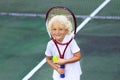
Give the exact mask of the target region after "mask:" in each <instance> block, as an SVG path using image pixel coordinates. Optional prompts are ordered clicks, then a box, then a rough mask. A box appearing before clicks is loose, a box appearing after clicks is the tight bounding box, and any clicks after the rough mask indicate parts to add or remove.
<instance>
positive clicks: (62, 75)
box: [60, 65, 65, 78]
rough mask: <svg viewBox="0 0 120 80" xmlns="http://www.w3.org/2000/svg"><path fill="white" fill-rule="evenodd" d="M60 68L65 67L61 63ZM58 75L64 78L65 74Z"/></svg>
mask: <svg viewBox="0 0 120 80" xmlns="http://www.w3.org/2000/svg"><path fill="white" fill-rule="evenodd" d="M60 68H63V69H64V68H65V65H61V66H60ZM60 77H61V78H64V77H65V74H60Z"/></svg>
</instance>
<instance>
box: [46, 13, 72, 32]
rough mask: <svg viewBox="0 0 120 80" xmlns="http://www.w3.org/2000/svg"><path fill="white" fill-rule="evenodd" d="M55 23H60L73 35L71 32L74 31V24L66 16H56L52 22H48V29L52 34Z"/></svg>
mask: <svg viewBox="0 0 120 80" xmlns="http://www.w3.org/2000/svg"><path fill="white" fill-rule="evenodd" d="M54 22H59V23H60V24H61V25H63V27H64V28H65V29H66V30H67V31H68V32H67V34H71V32H72V30H73V28H72V23H71V22H70V20H69V19H68V18H67V17H66V16H64V15H56V16H53V17H52V18H51V19H50V21H49V22H48V29H49V31H50V33H51V30H52V29H51V28H52V25H53V24H54Z"/></svg>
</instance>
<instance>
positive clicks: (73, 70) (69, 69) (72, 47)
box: [45, 39, 82, 80]
mask: <svg viewBox="0 0 120 80" xmlns="http://www.w3.org/2000/svg"><path fill="white" fill-rule="evenodd" d="M58 46H59V49H60V52H61V53H63V51H64V49H65V45H58ZM78 51H80V48H79V47H78V45H77V43H76V41H75V40H74V39H73V40H72V41H71V43H70V44H69V45H68V47H67V49H66V52H65V55H64V59H69V58H72V57H73V55H74V53H76V52H78ZM45 55H46V56H59V53H58V50H57V48H56V46H55V43H54V42H53V41H52V40H51V41H49V42H48V44H47V48H46V51H45ZM81 74H82V71H81V67H80V62H79V61H77V62H74V63H69V64H65V78H60V74H59V73H58V72H57V71H56V70H54V71H53V79H54V80H80V75H81Z"/></svg>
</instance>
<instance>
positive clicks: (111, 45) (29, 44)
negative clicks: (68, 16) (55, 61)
mask: <svg viewBox="0 0 120 80" xmlns="http://www.w3.org/2000/svg"><path fill="white" fill-rule="evenodd" d="M103 1H104V0H87V1H86V0H75V1H72V0H59V1H58V0H34V1H33V0H9V1H8V0H1V1H0V13H1V12H7V13H11V12H15V13H34V14H45V13H46V12H47V10H48V9H49V8H50V7H52V6H56V5H62V6H66V7H68V8H70V9H71V10H72V11H73V12H74V13H75V15H82V17H81V18H77V24H78V25H79V24H80V23H81V22H82V21H83V20H84V17H85V16H88V15H89V14H90V13H91V12H93V11H94V10H95V9H96V8H97V7H98V6H99V5H100V4H101V3H102V2H103ZM97 16H106V17H105V19H102V18H101V17H100V18H101V19H100V18H95V19H92V20H91V21H90V22H89V23H88V24H87V25H85V27H84V28H83V29H81V30H80V31H79V32H78V33H77V35H76V37H75V39H76V41H77V43H78V45H79V46H80V48H81V53H82V59H81V67H82V70H83V74H82V76H81V80H119V79H120V76H119V75H120V61H119V60H120V19H119V17H120V1H119V0H111V2H110V3H108V4H107V5H106V6H105V7H104V8H103V9H102V10H101V11H100V13H98V14H97ZM107 16H112V18H111V19H109V18H110V17H109V18H107ZM116 16H117V18H116ZM48 41H49V36H48V34H47V32H46V29H45V17H40V16H36V17H30V16H29V17H27V16H9V15H1V16H0V79H1V80H22V78H23V77H24V76H25V75H26V74H27V73H29V71H31V70H32V69H33V68H34V67H35V66H36V65H37V64H38V63H39V62H40V61H41V60H42V59H43V58H44V57H45V55H44V51H45V48H46V45H47V42H48ZM30 80H52V69H51V68H50V67H49V65H48V64H45V65H43V67H42V68H40V69H39V70H38V71H37V72H36V73H35V74H34V75H33V76H32V77H31V78H30Z"/></svg>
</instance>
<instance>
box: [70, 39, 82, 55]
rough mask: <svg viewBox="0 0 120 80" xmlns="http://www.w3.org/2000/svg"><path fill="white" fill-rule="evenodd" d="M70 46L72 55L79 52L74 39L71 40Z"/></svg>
mask: <svg viewBox="0 0 120 80" xmlns="http://www.w3.org/2000/svg"><path fill="white" fill-rule="evenodd" d="M70 45H71V46H70V47H71V51H72V53H76V52H78V51H80V48H79V46H78V45H77V43H76V41H75V40H74V39H73V40H72V42H71V43H70Z"/></svg>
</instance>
